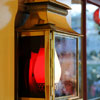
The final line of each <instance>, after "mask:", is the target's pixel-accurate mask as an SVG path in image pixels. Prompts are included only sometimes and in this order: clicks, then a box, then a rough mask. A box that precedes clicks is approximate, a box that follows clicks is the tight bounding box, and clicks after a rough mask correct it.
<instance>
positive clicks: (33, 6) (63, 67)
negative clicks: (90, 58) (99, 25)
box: [16, 0, 81, 100]
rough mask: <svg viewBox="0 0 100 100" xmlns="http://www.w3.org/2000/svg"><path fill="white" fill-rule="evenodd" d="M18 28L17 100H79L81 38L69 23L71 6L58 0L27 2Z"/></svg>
mask: <svg viewBox="0 0 100 100" xmlns="http://www.w3.org/2000/svg"><path fill="white" fill-rule="evenodd" d="M24 6H25V13H29V17H28V18H27V19H26V21H25V23H24V25H23V26H21V27H19V28H17V33H16V34H17V40H16V41H17V58H16V59H17V65H16V67H17V82H16V84H17V89H16V91H17V99H18V100H19V99H20V100H55V99H59V98H60V100H61V99H62V100H63V99H66V98H71V97H78V96H79V93H78V38H79V37H80V36H81V35H80V34H78V33H76V32H75V31H73V30H72V29H71V27H70V26H69V24H68V23H67V20H66V15H67V14H68V10H69V9H70V7H69V6H67V5H65V4H63V3H61V2H58V1H56V0H34V1H29V2H25V5H24Z"/></svg>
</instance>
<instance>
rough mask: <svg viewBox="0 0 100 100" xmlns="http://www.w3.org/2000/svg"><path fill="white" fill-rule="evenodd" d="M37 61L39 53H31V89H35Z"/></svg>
mask: <svg viewBox="0 0 100 100" xmlns="http://www.w3.org/2000/svg"><path fill="white" fill-rule="evenodd" d="M36 59H37V53H33V52H31V58H30V64H29V86H30V89H31V90H33V89H32V88H34V86H33V85H34V81H35V80H34V66H35V62H36Z"/></svg>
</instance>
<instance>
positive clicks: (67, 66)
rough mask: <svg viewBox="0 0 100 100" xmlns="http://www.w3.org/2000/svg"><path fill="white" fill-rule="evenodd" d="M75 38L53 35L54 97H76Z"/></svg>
mask: <svg viewBox="0 0 100 100" xmlns="http://www.w3.org/2000/svg"><path fill="white" fill-rule="evenodd" d="M76 43H77V42H76V38H72V37H66V36H61V35H55V97H62V96H76V95H77V91H76V86H77V72H76V61H77V57H76V55H77V54H76Z"/></svg>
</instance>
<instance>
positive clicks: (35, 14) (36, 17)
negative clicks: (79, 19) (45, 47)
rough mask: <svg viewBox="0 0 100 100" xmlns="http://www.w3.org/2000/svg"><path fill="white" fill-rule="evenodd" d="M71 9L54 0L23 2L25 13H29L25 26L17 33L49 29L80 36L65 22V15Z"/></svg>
mask: <svg viewBox="0 0 100 100" xmlns="http://www.w3.org/2000/svg"><path fill="white" fill-rule="evenodd" d="M70 9H71V8H70V7H69V6H68V5H65V4H63V3H60V2H58V1H55V0H33V1H29V2H25V12H26V13H29V17H28V18H27V20H26V22H25V24H24V25H23V26H21V27H19V28H18V29H17V31H34V30H45V29H50V30H54V31H59V32H64V33H67V34H73V35H76V36H80V34H78V33H77V32H75V31H74V30H73V29H72V28H71V27H70V25H69V24H68V22H67V19H66V15H67V14H68V10H70Z"/></svg>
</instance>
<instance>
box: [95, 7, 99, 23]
mask: <svg viewBox="0 0 100 100" xmlns="http://www.w3.org/2000/svg"><path fill="white" fill-rule="evenodd" d="M99 13H100V9H97V10H96V11H95V12H94V21H95V22H96V23H97V24H99V25H100V14H99Z"/></svg>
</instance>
